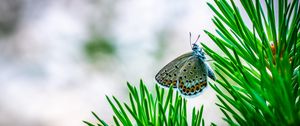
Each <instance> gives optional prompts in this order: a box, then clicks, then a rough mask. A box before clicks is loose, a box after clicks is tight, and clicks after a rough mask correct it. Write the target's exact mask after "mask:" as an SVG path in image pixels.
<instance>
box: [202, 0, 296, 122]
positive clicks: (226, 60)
mask: <svg viewBox="0 0 300 126" xmlns="http://www.w3.org/2000/svg"><path fill="white" fill-rule="evenodd" d="M240 2H241V4H242V6H243V8H237V6H236V3H235V2H234V1H233V0H230V2H227V1H225V0H215V4H216V7H215V6H213V5H212V4H209V3H208V5H209V7H210V8H211V9H212V10H213V11H214V13H215V14H216V16H215V17H214V18H213V22H214V24H215V25H216V27H217V30H216V31H217V33H218V35H213V34H212V33H210V32H208V31H205V32H206V33H207V35H208V36H209V37H210V38H211V39H212V40H213V41H214V42H215V44H216V45H217V46H218V47H219V48H220V49H221V51H222V52H223V53H224V55H220V54H217V53H216V52H214V51H213V50H211V49H210V48H209V47H207V46H206V45H204V44H203V47H204V49H205V51H206V52H207V54H208V55H210V56H211V58H212V59H214V60H215V61H216V62H215V67H216V73H217V74H218V75H219V76H220V79H219V80H217V82H216V83H213V84H211V86H212V88H213V89H214V90H215V91H216V92H217V93H218V95H217V96H218V99H219V100H220V102H221V104H217V105H218V106H219V107H220V109H221V110H222V112H223V113H224V115H225V118H224V120H225V121H227V122H228V124H230V125H300V103H299V97H300V93H299V92H300V91H299V90H300V88H299V83H300V73H299V64H300V60H299V58H300V54H299V53H300V47H299V46H300V39H299V38H300V33H299V27H300V14H299V12H300V11H299V8H300V5H299V1H297V0H295V1H291V2H287V1H285V0H278V1H276V2H278V3H277V4H275V1H273V0H265V1H263V2H264V4H265V5H266V6H263V4H262V3H260V2H261V1H259V0H255V1H252V0H240ZM275 5H279V6H275ZM263 7H265V8H266V9H265V10H266V11H264V9H262V8H263ZM275 8H276V9H275ZM239 9H244V10H245V11H246V13H247V15H246V16H248V18H249V19H250V20H251V22H252V28H249V27H248V26H247V25H246V24H245V20H244V19H243V17H242V16H241V14H240V10H239ZM275 17H276V18H277V17H278V20H277V19H276V18H275ZM223 89H224V90H226V91H224V90H223ZM228 94H229V95H228Z"/></svg>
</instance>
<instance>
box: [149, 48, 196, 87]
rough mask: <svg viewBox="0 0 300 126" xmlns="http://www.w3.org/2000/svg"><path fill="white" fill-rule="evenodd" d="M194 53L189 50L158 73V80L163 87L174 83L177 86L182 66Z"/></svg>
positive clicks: (156, 77)
mask: <svg viewBox="0 0 300 126" xmlns="http://www.w3.org/2000/svg"><path fill="white" fill-rule="evenodd" d="M192 55H193V54H192V52H189V53H186V54H183V55H181V56H179V57H177V58H176V59H174V60H173V61H171V62H170V63H168V64H167V65H166V66H164V67H163V68H162V69H161V70H160V71H159V72H158V73H157V74H156V76H155V79H156V81H157V82H158V83H159V84H160V85H161V86H163V87H170V86H171V85H172V86H173V87H174V88H176V87H177V80H178V75H179V72H180V68H182V66H183V65H184V64H185V62H186V61H187V60H188V59H189V58H190V57H191V56H192Z"/></svg>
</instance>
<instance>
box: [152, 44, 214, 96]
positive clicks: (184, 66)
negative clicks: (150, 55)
mask: <svg viewBox="0 0 300 126" xmlns="http://www.w3.org/2000/svg"><path fill="white" fill-rule="evenodd" d="M192 50H193V51H192V52H189V53H186V54H183V55H181V56H179V57H177V58H176V59H174V60H173V61H171V62H170V63H168V64H167V65H166V66H165V67H163V68H162V69H161V70H160V71H159V72H158V73H157V75H156V76H155V79H156V81H157V82H158V83H159V84H160V85H161V86H163V87H170V86H172V87H173V88H177V89H178V91H179V92H180V93H181V94H182V95H183V96H196V95H198V94H199V93H200V92H202V90H203V89H204V88H205V87H206V86H207V76H208V77H210V78H211V79H213V80H216V77H215V75H214V72H213V71H212V70H211V68H210V67H209V65H208V64H207V63H206V57H205V54H204V52H203V49H202V48H200V47H199V46H198V45H196V44H193V47H192Z"/></svg>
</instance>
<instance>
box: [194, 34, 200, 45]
mask: <svg viewBox="0 0 300 126" xmlns="http://www.w3.org/2000/svg"><path fill="white" fill-rule="evenodd" d="M199 38H200V35H198V37H197V40H196V41H195V42H194V44H195V43H197V41H198V40H199Z"/></svg>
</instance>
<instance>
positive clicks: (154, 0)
mask: <svg viewBox="0 0 300 126" xmlns="http://www.w3.org/2000/svg"><path fill="white" fill-rule="evenodd" d="M207 2H213V1H211V0H177V1H172V0H1V1H0V126H82V125H84V124H83V123H82V120H87V121H90V122H93V121H95V119H94V117H93V116H92V114H91V113H90V112H91V111H95V112H96V113H97V114H98V115H99V116H100V117H101V118H102V119H103V120H105V121H107V122H108V123H110V124H112V121H113V120H112V110H111V109H110V107H109V105H108V103H107V101H106V99H105V95H108V96H111V95H114V96H116V97H117V98H119V99H121V100H122V101H128V97H127V93H128V91H127V87H126V82H127V81H128V82H130V83H132V84H133V85H138V84H139V80H140V79H143V80H144V81H145V83H146V84H147V86H148V87H149V88H150V89H153V88H154V86H155V80H154V76H155V74H156V73H157V72H158V71H159V70H160V69H161V68H162V67H163V66H164V65H165V64H167V63H168V62H169V61H171V60H172V59H174V58H176V57H177V56H179V55H181V54H183V53H186V52H188V51H191V47H190V44H189V34H188V33H189V32H192V34H193V39H196V36H197V35H198V34H201V38H200V41H201V42H203V43H205V44H207V45H209V46H210V47H212V48H213V49H215V50H216V51H217V49H216V48H215V47H216V46H215V45H214V44H213V42H212V40H210V39H209V38H208V36H207V35H206V34H204V32H203V30H208V31H212V32H213V31H214V29H215V26H214V25H213V23H212V21H211V18H212V17H213V13H212V11H211V10H210V9H209V7H208V6H207V4H206V3H207ZM210 64H212V62H210ZM212 67H213V66H212ZM213 68H214V67H213ZM210 81H211V80H210ZM216 101H217V100H216V96H215V92H214V91H213V90H212V88H211V87H208V88H207V89H206V90H205V92H204V93H203V94H202V95H200V96H198V97H196V98H193V99H189V100H188V105H189V106H188V108H189V111H190V110H191V108H192V107H193V106H197V107H198V108H199V107H200V106H201V105H202V104H204V118H205V121H206V122H207V124H209V123H210V122H214V123H216V124H218V125H224V122H223V121H222V119H221V117H222V114H221V112H220V111H219V109H218V107H217V106H216V105H215V102H216Z"/></svg>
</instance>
